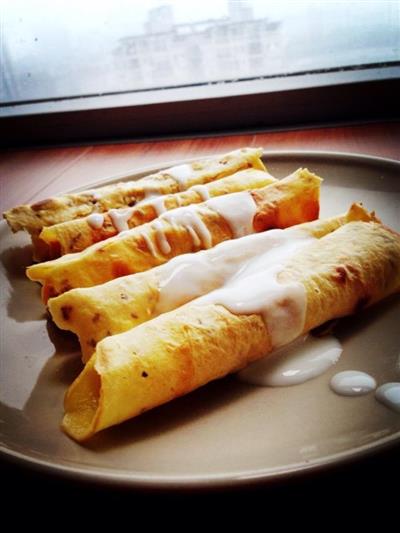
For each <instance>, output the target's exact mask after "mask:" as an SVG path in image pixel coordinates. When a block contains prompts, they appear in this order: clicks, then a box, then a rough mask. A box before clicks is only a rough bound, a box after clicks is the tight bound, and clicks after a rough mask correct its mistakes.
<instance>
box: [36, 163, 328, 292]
mask: <svg viewBox="0 0 400 533" xmlns="http://www.w3.org/2000/svg"><path fill="white" fill-rule="evenodd" d="M321 181H322V180H321V178H319V177H318V176H316V175H315V174H312V173H311V172H309V171H308V170H307V169H299V170H297V171H296V172H295V173H294V174H292V175H290V176H288V177H287V178H284V179H283V180H281V181H277V182H275V183H272V184H271V185H268V186H267V187H263V188H262V189H256V190H254V191H253V190H252V191H243V192H238V193H233V194H227V195H224V196H221V197H218V198H212V199H210V200H207V201H206V202H203V203H201V204H196V205H191V206H187V207H180V208H178V209H173V210H172V211H168V212H166V213H164V214H162V215H161V216H160V217H158V218H157V219H156V220H154V221H153V222H149V223H147V224H143V225H142V226H139V227H137V228H133V229H131V230H129V231H126V232H125V231H124V232H122V233H120V234H119V235H117V236H115V237H111V238H110V239H107V240H106V241H104V242H99V243H96V244H94V245H92V246H90V247H89V248H87V249H86V250H84V251H82V252H78V253H76V254H67V255H64V256H62V257H60V258H58V259H55V260H53V261H48V262H46V263H40V264H37V265H33V266H31V267H29V268H28V269H27V276H28V277H29V279H31V280H33V281H39V282H40V283H41V284H42V285H43V289H42V298H43V301H44V302H47V300H48V299H49V298H50V297H54V296H57V295H58V294H61V293H63V292H66V291H67V290H70V289H73V288H76V287H92V286H94V285H99V284H100V283H104V282H105V281H109V280H111V279H115V278H118V277H121V276H126V275H128V274H134V273H136V272H143V271H145V270H149V269H150V268H153V267H155V266H158V265H161V264H163V263H166V262H167V261H168V260H170V259H171V258H172V257H175V256H177V255H181V254H184V253H189V252H196V251H198V250H201V249H204V248H211V247H213V246H215V245H216V244H218V243H220V242H222V241H225V240H229V239H232V238H236V237H241V236H244V235H248V234H250V233H254V232H256V231H263V230H266V229H270V228H285V227H289V226H292V225H294V224H298V223H301V222H306V221H310V220H314V219H315V218H317V217H318V212H319V189H320V183H321Z"/></svg>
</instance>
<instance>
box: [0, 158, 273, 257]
mask: <svg viewBox="0 0 400 533" xmlns="http://www.w3.org/2000/svg"><path fill="white" fill-rule="evenodd" d="M262 153H263V150H262V148H242V149H240V150H234V151H232V152H229V153H227V154H225V155H219V156H215V157H211V158H207V159H204V160H199V161H194V162H193V163H187V164H184V165H178V166H175V167H171V168H167V169H165V170H162V171H160V172H157V173H156V174H151V175H149V176H146V177H144V178H141V179H139V180H135V181H125V182H121V183H117V184H113V185H106V186H103V187H99V188H96V189H90V190H86V191H82V192H78V193H71V194H65V195H62V196H57V197H54V198H48V199H46V200H41V201H39V202H37V203H34V204H32V205H19V206H17V207H14V208H13V209H10V210H8V211H6V212H5V213H4V215H3V216H4V218H5V219H6V220H7V223H8V225H9V226H10V228H11V229H12V231H14V232H16V231H20V230H23V229H24V230H26V231H28V232H29V233H30V234H31V235H32V237H33V238H32V242H33V244H34V246H36V248H37V250H34V251H35V252H36V255H38V256H39V257H38V259H40V254H45V253H46V247H45V246H43V242H41V241H40V239H38V236H39V233H40V231H41V230H42V228H44V227H46V226H52V225H53V224H58V223H60V222H64V221H66V220H73V219H75V218H80V217H84V216H87V215H89V214H90V213H102V212H104V211H108V210H109V209H112V208H118V207H124V206H132V205H135V203H136V202H138V201H140V200H143V199H144V198H145V197H146V196H148V195H154V194H170V193H175V192H178V191H181V190H186V189H188V188H189V187H191V186H192V185H195V184H203V183H208V182H210V181H213V180H216V179H219V178H222V177H224V176H228V175H229V174H233V173H234V172H237V171H238V170H243V169H245V168H250V167H253V168H257V169H259V170H265V167H264V164H263V162H262V161H261V159H260V158H261V156H262ZM126 177H127V178H129V176H126Z"/></svg>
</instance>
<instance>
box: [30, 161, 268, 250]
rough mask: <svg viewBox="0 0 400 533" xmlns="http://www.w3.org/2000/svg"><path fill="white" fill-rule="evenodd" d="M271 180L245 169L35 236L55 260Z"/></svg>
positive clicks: (97, 214)
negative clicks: (176, 211)
mask: <svg viewBox="0 0 400 533" xmlns="http://www.w3.org/2000/svg"><path fill="white" fill-rule="evenodd" d="M274 181H276V180H275V178H273V177H272V176H271V175H270V174H268V172H265V171H263V170H257V169H255V168H248V169H246V170H240V171H239V172H236V173H235V174H232V175H230V176H227V177H226V178H221V179H219V180H217V181H212V182H210V183H207V184H205V185H195V186H194V187H191V188H190V189H188V190H187V191H184V192H179V193H175V194H169V195H166V196H159V197H156V198H155V199H153V200H151V199H150V200H148V201H145V202H143V203H140V204H138V205H136V206H134V207H128V208H124V209H121V210H117V211H115V210H112V211H107V212H105V213H104V214H102V213H96V214H93V213H92V214H91V215H89V216H87V217H84V218H78V219H75V220H68V221H66V222H61V223H60V224H54V225H53V226H48V227H46V228H43V229H42V232H41V233H40V235H39V239H40V240H41V241H43V245H42V246H43V248H44V247H45V246H47V248H48V251H47V254H46V255H47V257H45V258H46V259H55V258H56V257H59V256H60V255H65V254H68V253H74V252H81V251H82V250H85V248H88V246H90V245H92V244H94V243H96V242H99V241H103V240H105V239H108V238H109V237H113V236H114V235H117V234H118V230H119V228H118V226H119V225H122V226H123V227H124V229H126V230H127V229H131V228H134V227H136V226H140V225H141V224H144V223H146V222H150V221H151V220H153V219H155V218H157V217H158V216H159V215H160V214H161V213H163V212H164V211H169V210H171V209H176V208H177V207H183V206H186V205H190V204H198V203H201V202H203V201H205V200H208V199H209V198H214V197H216V196H222V195H224V194H230V193H233V192H240V191H245V190H247V189H258V188H260V187H265V186H266V185H269V184H270V183H273V182H274ZM45 258H44V257H43V259H45Z"/></svg>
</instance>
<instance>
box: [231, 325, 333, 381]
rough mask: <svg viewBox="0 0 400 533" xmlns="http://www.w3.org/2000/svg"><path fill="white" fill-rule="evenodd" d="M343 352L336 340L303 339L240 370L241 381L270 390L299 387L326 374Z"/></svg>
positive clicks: (331, 338) (330, 338)
mask: <svg viewBox="0 0 400 533" xmlns="http://www.w3.org/2000/svg"><path fill="white" fill-rule="evenodd" d="M342 351H343V348H342V346H341V344H340V342H339V341H338V339H336V338H335V337H332V336H326V337H320V338H317V337H312V336H311V335H309V336H307V337H301V338H300V339H297V340H295V341H294V342H292V343H290V344H289V345H288V346H284V347H282V348H280V349H279V350H276V351H274V352H273V353H271V354H269V355H268V356H267V357H264V358H263V359H260V360H259V361H256V362H255V363H252V364H251V365H250V366H248V367H247V368H245V369H244V370H241V371H240V372H239V373H238V378H239V379H240V381H244V382H245V383H250V384H252V385H263V386H268V387H287V386H290V385H298V384H299V383H304V382H305V381H308V380H310V379H313V378H315V377H317V376H319V375H321V374H323V373H324V372H325V371H326V370H328V368H330V367H331V366H332V365H334V364H335V363H336V362H337V361H338V359H339V357H340V356H341V354H342Z"/></svg>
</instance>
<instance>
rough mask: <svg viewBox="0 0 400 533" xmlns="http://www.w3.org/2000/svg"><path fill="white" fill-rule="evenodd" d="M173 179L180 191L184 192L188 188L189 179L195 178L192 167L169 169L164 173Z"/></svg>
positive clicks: (186, 165)
mask: <svg viewBox="0 0 400 533" xmlns="http://www.w3.org/2000/svg"><path fill="white" fill-rule="evenodd" d="M164 172H165V174H168V175H169V176H171V178H173V179H174V180H175V181H176V182H177V183H178V185H179V190H180V191H184V190H186V189H187V188H188V182H189V178H191V177H192V176H193V168H192V165H189V164H184V165H177V166H175V167H171V168H168V169H167V170H165V171H164Z"/></svg>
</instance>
